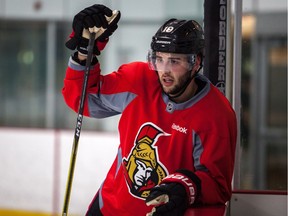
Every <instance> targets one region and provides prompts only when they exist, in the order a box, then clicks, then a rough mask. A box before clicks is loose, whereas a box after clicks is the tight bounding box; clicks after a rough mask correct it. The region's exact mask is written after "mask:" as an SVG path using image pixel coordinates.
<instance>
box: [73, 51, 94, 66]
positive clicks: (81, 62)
mask: <svg viewBox="0 0 288 216" xmlns="http://www.w3.org/2000/svg"><path fill="white" fill-rule="evenodd" d="M72 59H73V61H75V62H77V63H78V64H80V65H82V66H86V59H85V60H80V59H79V58H78V52H75V53H74V54H73V55H72ZM97 63H98V59H97V57H96V56H93V58H92V62H91V66H92V65H95V64H97Z"/></svg>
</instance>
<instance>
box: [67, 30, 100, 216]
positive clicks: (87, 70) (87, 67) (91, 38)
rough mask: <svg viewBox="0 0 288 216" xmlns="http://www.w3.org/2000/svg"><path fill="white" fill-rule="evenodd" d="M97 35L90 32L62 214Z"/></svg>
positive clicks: (75, 151)
mask: <svg viewBox="0 0 288 216" xmlns="http://www.w3.org/2000/svg"><path fill="white" fill-rule="evenodd" d="M95 35H96V33H95V32H92V33H90V36H89V44H88V47H87V50H88V54H87V60H86V65H85V74H84V81H83V86H82V93H81V98H80V105H79V111H78V115H77V122H76V127H75V133H74V140H73V147H72V152H71V158H70V166H69V172H68V178H67V183H66V192H65V198H64V205H63V211H62V216H67V215H68V207H69V201H70V194H71V188H72V182H73V176H74V169H75V162H76V156H77V150H78V143H79V138H80V132H81V127H82V121H83V112H84V102H85V96H86V90H87V84H88V78H89V73H90V66H91V61H92V57H93V47H94V41H95Z"/></svg>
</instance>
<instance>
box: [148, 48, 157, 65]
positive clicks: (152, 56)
mask: <svg viewBox="0 0 288 216" xmlns="http://www.w3.org/2000/svg"><path fill="white" fill-rule="evenodd" d="M147 62H148V66H149V68H150V69H151V70H156V65H155V63H156V52H155V51H153V50H149V51H148V54H147Z"/></svg>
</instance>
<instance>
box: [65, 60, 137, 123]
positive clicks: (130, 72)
mask: <svg viewBox="0 0 288 216" xmlns="http://www.w3.org/2000/svg"><path fill="white" fill-rule="evenodd" d="M136 65H137V64H127V65H122V66H121V67H120V68H119V69H118V70H117V71H114V72H112V73H110V74H107V75H100V65H99V63H98V64H96V65H95V66H93V67H91V70H90V75H89V79H88V85H87V94H86V98H85V104H84V115H85V116H89V117H94V118H104V117H109V116H113V115H117V114H120V113H122V111H123V110H124V109H125V107H126V106H127V105H128V104H129V103H130V102H131V101H132V100H133V99H134V98H135V97H136V96H137V94H138V93H139V92H137V90H135V87H134V86H137V78H136V77H135V74H136V73H134V72H135V71H137V73H138V72H141V67H138V66H136ZM84 69H85V67H84V66H80V65H77V64H75V63H74V62H73V60H71V59H70V60H69V65H68V68H67V70H66V76H65V79H64V87H63V89H62V94H63V97H64V99H65V102H66V104H67V105H68V106H69V107H70V108H72V109H73V110H74V111H76V112H77V110H78V106H79V100H80V97H81V92H82V86H83V79H84Z"/></svg>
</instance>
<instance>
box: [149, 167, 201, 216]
mask: <svg viewBox="0 0 288 216" xmlns="http://www.w3.org/2000/svg"><path fill="white" fill-rule="evenodd" d="M200 190H201V183H200V179H199V178H198V177H197V176H196V175H195V174H194V173H193V172H191V171H188V170H178V171H177V172H176V173H174V174H171V175H169V176H167V177H165V178H164V179H163V180H162V181H161V183H160V184H159V185H157V186H156V187H154V188H152V189H151V191H150V195H149V196H148V197H147V198H146V204H147V205H148V206H154V208H153V209H152V212H150V213H148V214H147V216H179V215H184V213H185V211H186V209H187V208H188V207H189V206H190V205H192V204H193V203H194V202H195V200H196V198H197V196H198V194H199V193H200Z"/></svg>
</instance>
